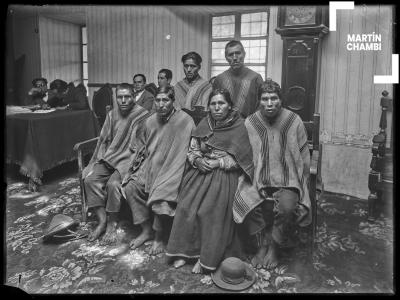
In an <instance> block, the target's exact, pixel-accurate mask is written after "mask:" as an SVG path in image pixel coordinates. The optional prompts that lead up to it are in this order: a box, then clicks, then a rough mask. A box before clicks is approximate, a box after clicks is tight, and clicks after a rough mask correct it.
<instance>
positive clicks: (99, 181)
mask: <svg viewBox="0 0 400 300" xmlns="http://www.w3.org/2000/svg"><path fill="white" fill-rule="evenodd" d="M84 184H85V192H86V199H87V203H88V207H89V208H92V207H99V206H101V207H104V208H105V209H106V212H119V210H120V208H121V196H122V195H121V175H120V174H119V172H118V171H117V170H115V169H114V168H113V167H111V166H109V165H108V164H107V163H105V162H102V161H101V162H98V163H96V164H94V166H93V172H92V173H91V174H90V175H89V176H87V177H86V178H85V180H84Z"/></svg>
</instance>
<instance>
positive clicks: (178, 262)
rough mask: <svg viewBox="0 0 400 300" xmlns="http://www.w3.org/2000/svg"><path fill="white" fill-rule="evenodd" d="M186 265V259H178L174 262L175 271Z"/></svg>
mask: <svg viewBox="0 0 400 300" xmlns="http://www.w3.org/2000/svg"><path fill="white" fill-rule="evenodd" d="M185 264H186V261H185V260H184V259H182V258H181V259H177V260H176V261H174V267H175V269H178V268H180V267H182V266H183V265H185Z"/></svg>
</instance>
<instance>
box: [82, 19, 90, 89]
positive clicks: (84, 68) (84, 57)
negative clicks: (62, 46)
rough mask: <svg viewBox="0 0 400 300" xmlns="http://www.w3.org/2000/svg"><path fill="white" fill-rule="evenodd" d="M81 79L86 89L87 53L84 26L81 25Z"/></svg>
mask: <svg viewBox="0 0 400 300" xmlns="http://www.w3.org/2000/svg"><path fill="white" fill-rule="evenodd" d="M81 33H82V80H83V85H84V86H85V87H86V90H87V91H88V83H89V74H88V55H87V31H86V26H83V27H82V31H81Z"/></svg>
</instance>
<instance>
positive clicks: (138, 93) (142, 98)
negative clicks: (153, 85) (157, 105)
mask: <svg viewBox="0 0 400 300" xmlns="http://www.w3.org/2000/svg"><path fill="white" fill-rule="evenodd" d="M145 86H146V77H145V76H144V75H143V74H136V75H135V76H133V87H134V90H135V102H136V104H139V105H140V106H141V107H144V108H145V109H147V110H148V111H151V110H152V108H153V103H154V96H153V94H152V93H150V92H149V91H147V90H145Z"/></svg>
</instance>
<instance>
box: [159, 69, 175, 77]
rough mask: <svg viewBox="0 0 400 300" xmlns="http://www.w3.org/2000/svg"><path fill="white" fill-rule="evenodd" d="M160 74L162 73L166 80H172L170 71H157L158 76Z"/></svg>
mask: <svg viewBox="0 0 400 300" xmlns="http://www.w3.org/2000/svg"><path fill="white" fill-rule="evenodd" d="M160 73H164V74H165V77H167V79H172V71H171V70H168V69H161V70H160V71H158V74H160Z"/></svg>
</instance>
